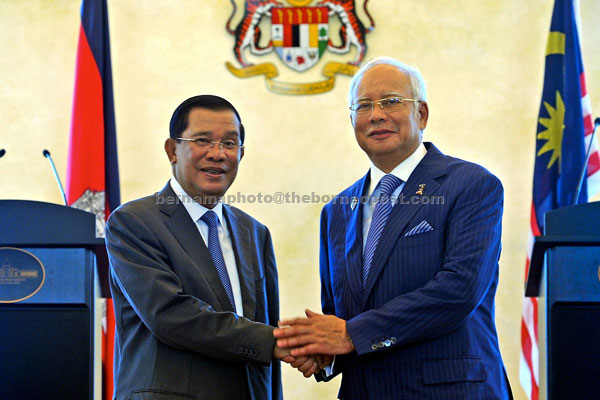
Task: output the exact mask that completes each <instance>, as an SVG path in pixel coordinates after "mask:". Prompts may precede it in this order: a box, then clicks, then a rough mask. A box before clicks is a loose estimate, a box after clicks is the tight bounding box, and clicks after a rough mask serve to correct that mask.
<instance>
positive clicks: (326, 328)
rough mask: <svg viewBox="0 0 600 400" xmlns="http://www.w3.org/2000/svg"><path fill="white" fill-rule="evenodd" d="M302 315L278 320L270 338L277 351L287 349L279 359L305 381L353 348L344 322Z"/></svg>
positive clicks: (339, 319) (336, 319)
mask: <svg viewBox="0 0 600 400" xmlns="http://www.w3.org/2000/svg"><path fill="white" fill-rule="evenodd" d="M305 313H306V318H304V317H299V318H293V319H288V320H283V321H279V328H275V330H274V331H273V335H274V336H275V337H276V338H277V347H278V348H281V349H288V350H289V355H286V356H284V357H282V358H281V359H282V360H283V361H285V362H287V363H289V364H290V365H291V366H292V367H294V368H297V369H298V370H299V371H300V372H302V374H303V375H304V376H305V377H307V378H308V377H310V376H311V375H313V374H315V373H317V372H319V371H320V370H321V369H323V368H324V367H325V366H327V365H330V364H331V362H332V360H333V356H334V355H336V354H347V353H350V352H352V351H353V350H354V346H353V344H352V342H351V341H350V339H349V336H348V331H347V330H346V321H345V320H343V319H341V318H338V317H336V316H334V315H323V314H319V313H315V312H313V311H310V310H308V309H306V310H305Z"/></svg>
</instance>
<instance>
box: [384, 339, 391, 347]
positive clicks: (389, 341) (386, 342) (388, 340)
mask: <svg viewBox="0 0 600 400" xmlns="http://www.w3.org/2000/svg"><path fill="white" fill-rule="evenodd" d="M384 343H385V347H390V345H391V344H392V342H391V340H390V339H387V340H386V341H385V342H384Z"/></svg>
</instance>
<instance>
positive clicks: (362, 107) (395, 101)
mask: <svg viewBox="0 0 600 400" xmlns="http://www.w3.org/2000/svg"><path fill="white" fill-rule="evenodd" d="M405 101H410V102H413V103H418V102H420V101H421V100H415V99H406V98H404V97H402V96H393V97H386V98H384V99H379V100H367V99H363V100H358V101H357V102H356V103H354V104H352V105H351V106H350V110H352V111H354V112H355V113H356V114H358V115H365V114H370V113H371V112H373V107H375V103H377V104H378V105H379V107H381V109H382V110H383V111H386V112H387V111H397V110H399V109H400V107H402V105H403V104H404V102H405Z"/></svg>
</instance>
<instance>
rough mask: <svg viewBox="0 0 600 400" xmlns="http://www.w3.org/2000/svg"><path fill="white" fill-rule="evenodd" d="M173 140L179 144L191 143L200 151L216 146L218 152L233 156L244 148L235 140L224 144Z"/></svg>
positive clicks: (201, 140)
mask: <svg viewBox="0 0 600 400" xmlns="http://www.w3.org/2000/svg"><path fill="white" fill-rule="evenodd" d="M174 139H175V140H179V141H181V142H193V143H194V144H195V145H196V146H198V147H200V148H201V149H205V150H210V149H212V148H213V147H214V146H215V144H218V145H219V150H222V151H224V152H225V153H228V154H235V153H237V151H238V149H243V148H244V145H242V144H239V143H238V142H236V141H235V140H225V141H224V142H213V141H211V140H209V139H207V138H196V139H190V138H182V137H178V138H174Z"/></svg>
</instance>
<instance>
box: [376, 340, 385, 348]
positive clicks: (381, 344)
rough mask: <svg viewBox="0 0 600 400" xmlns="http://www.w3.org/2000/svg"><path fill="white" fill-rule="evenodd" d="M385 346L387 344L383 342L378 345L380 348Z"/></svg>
mask: <svg viewBox="0 0 600 400" xmlns="http://www.w3.org/2000/svg"><path fill="white" fill-rule="evenodd" d="M383 346H385V344H383V342H379V344H378V345H377V347H379V348H380V349H381V348H383Z"/></svg>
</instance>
